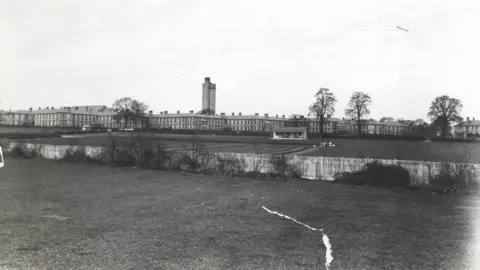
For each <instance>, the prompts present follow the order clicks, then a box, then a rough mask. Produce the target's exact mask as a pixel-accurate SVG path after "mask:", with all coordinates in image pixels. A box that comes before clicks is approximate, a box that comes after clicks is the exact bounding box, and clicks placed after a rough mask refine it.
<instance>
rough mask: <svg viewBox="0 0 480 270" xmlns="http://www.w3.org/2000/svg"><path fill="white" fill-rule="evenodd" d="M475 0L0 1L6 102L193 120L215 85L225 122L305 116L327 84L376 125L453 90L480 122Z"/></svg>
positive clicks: (418, 114)
mask: <svg viewBox="0 0 480 270" xmlns="http://www.w3.org/2000/svg"><path fill="white" fill-rule="evenodd" d="M475 2H478V1H475V0H472V1H463V0H455V1H453V0H448V1H446V0H431V1H427V0H422V1H418V0H411V1H410V0H399V1H384V0H378V1H373V0H372V1H360V0H349V1H347V0H344V1H340V0H337V1H319V0H316V1H301V0H297V1H281V0H271V1H266V0H263V1H259V0H242V1H228V0H203V1H202V0H197V1H193V0H192V1H190V0H151V1H147V0H136V1H131V0H128V1H127V0H110V1H107V0H103V1H98V0H78V1H73V0H72V1H66V0H65V1H61V0H42V1H38V0H31V1H21V0H15V1H13V0H12V1H0V89H1V90H0V91H1V96H0V100H1V104H0V107H2V108H4V109H10V108H11V109H23V108H28V107H39V106H41V107H45V106H55V107H60V106H66V105H83V104H85V105H88V104H92V105H93V104H105V105H108V106H110V105H111V104H112V103H113V102H114V100H115V99H116V98H119V97H122V96H131V97H134V98H137V99H139V100H141V101H144V102H146V103H147V104H148V105H149V106H150V107H151V109H153V110H154V112H155V113H158V112H159V111H163V110H168V111H170V112H176V111H177V110H180V111H182V112H185V111H189V110H196V111H198V110H200V109H201V93H202V91H201V84H202V82H203V79H204V77H211V79H212V81H213V82H214V83H216V84H217V112H226V113H228V114H230V113H231V112H235V113H238V112H243V113H244V114H250V113H255V112H258V113H260V114H263V113H269V114H290V113H303V114H305V113H306V112H307V108H308V106H309V105H310V103H311V102H313V100H314V98H313V96H314V94H315V92H316V90H317V89H318V88H320V87H328V88H330V89H331V90H332V91H333V92H334V93H335V95H336V96H337V97H338V103H337V106H336V112H335V116H337V117H342V116H344V109H345V107H346V104H347V103H348V99H349V97H350V95H351V93H352V92H354V91H364V92H366V93H369V94H370V95H371V97H372V100H373V104H372V107H371V112H372V113H371V117H372V118H380V117H382V116H392V117H394V118H406V119H416V118H424V119H427V116H426V114H427V111H428V108H429V105H430V102H431V101H432V100H433V99H434V98H435V97H436V96H439V95H444V94H447V95H450V96H453V97H456V98H459V99H461V100H462V102H463V104H464V109H463V113H462V115H463V116H464V117H466V116H470V117H474V116H476V117H477V118H479V119H480V105H479V104H480V90H479V86H480V38H479V37H480V34H479V33H480V29H479V27H480V3H475ZM397 26H401V27H403V28H405V29H408V30H409V31H410V32H405V31H402V30H399V29H397V28H396V27H397Z"/></svg>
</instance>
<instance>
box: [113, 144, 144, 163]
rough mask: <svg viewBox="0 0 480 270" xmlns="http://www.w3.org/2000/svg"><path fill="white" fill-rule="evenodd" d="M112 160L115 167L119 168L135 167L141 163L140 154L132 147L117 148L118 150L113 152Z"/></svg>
mask: <svg viewBox="0 0 480 270" xmlns="http://www.w3.org/2000/svg"><path fill="white" fill-rule="evenodd" d="M112 160H113V163H114V164H115V165H119V166H135V165H138V164H139V163H140V158H139V155H138V153H137V152H136V151H135V149H134V148H132V147H130V146H124V147H120V148H117V150H116V151H115V152H113V158H112Z"/></svg>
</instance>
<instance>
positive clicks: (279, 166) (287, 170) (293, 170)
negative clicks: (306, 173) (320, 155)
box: [268, 153, 302, 180]
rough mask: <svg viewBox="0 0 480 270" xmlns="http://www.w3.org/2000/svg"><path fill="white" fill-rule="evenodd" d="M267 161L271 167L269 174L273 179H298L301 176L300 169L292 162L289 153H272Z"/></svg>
mask: <svg viewBox="0 0 480 270" xmlns="http://www.w3.org/2000/svg"><path fill="white" fill-rule="evenodd" d="M268 161H269V163H270V166H271V168H272V169H273V171H272V172H270V176H271V177H272V178H274V179H276V178H277V177H281V178H283V179H284V180H288V179H300V178H301V177H302V170H301V169H300V167H299V166H298V164H296V163H293V162H292V161H293V160H292V157H291V156H289V155H286V154H276V153H272V154H270V157H269V160H268Z"/></svg>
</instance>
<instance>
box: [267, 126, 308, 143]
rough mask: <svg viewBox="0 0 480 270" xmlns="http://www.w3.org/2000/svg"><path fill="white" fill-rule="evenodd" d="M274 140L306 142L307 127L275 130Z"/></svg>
mask: <svg viewBox="0 0 480 270" xmlns="http://www.w3.org/2000/svg"><path fill="white" fill-rule="evenodd" d="M273 139H287V140H306V139H307V128H306V127H279V128H275V129H274V130H273Z"/></svg>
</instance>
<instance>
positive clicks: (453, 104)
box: [428, 95, 463, 138]
mask: <svg viewBox="0 0 480 270" xmlns="http://www.w3.org/2000/svg"><path fill="white" fill-rule="evenodd" d="M462 108H463V105H462V102H461V101H460V100H459V99H456V98H451V97H449V96H447V95H443V96H439V97H436V98H435V100H434V101H432V104H431V105H430V111H429V112H428V116H429V117H430V119H431V120H432V124H433V123H435V125H438V126H439V127H440V129H441V136H442V137H443V138H445V137H446V136H447V133H448V132H449V127H450V124H451V123H452V122H461V121H462V117H461V116H460V112H461V110H462Z"/></svg>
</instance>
